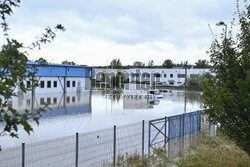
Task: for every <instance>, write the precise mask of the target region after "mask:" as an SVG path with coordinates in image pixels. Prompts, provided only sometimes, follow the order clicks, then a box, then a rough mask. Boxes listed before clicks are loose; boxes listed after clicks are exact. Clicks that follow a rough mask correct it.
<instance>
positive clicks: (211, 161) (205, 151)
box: [116, 132, 250, 167]
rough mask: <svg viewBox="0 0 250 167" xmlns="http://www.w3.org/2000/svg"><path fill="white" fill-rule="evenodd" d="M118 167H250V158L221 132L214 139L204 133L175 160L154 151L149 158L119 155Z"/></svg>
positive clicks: (157, 150)
mask: <svg viewBox="0 0 250 167" xmlns="http://www.w3.org/2000/svg"><path fill="white" fill-rule="evenodd" d="M116 166H119V167H125V166H129V167H130V166H132V167H151V166H155V167H163V166H164V167H165V166H179V167H196V166H197V167H250V157H249V156H248V154H247V153H246V152H244V151H242V150H241V149H240V148H239V147H238V146H236V145H235V144H234V143H233V142H232V141H231V140H230V139H229V138H228V137H226V136H225V135H223V134H221V133H220V132H219V133H217V135H216V136H213V137H210V136H208V135H207V133H202V134H201V135H200V138H199V139H198V142H197V144H196V145H193V146H191V147H189V149H188V150H187V151H185V152H180V153H179V154H178V155H177V157H176V158H174V159H169V158H168V157H167V154H166V152H165V151H164V150H162V149H154V153H153V155H151V156H148V157H142V156H141V155H139V154H138V153H134V154H126V155H119V156H118V159H117V163H116Z"/></svg>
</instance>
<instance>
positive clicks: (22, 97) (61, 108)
mask: <svg viewBox="0 0 250 167" xmlns="http://www.w3.org/2000/svg"><path fill="white" fill-rule="evenodd" d="M11 103H12V106H13V108H15V109H16V110H18V111H20V112H22V111H24V110H37V109H39V108H43V107H44V106H45V105H47V106H48V107H47V111H46V112H42V118H46V117H55V116H59V115H70V114H77V113H90V112H91V92H90V91H84V92H68V93H65V94H64V93H36V94H35V95H34V96H32V94H31V93H27V94H24V93H22V92H21V93H18V95H17V96H16V97H13V98H12V101H11Z"/></svg>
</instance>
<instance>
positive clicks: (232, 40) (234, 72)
mask: <svg viewBox="0 0 250 167" xmlns="http://www.w3.org/2000/svg"><path fill="white" fill-rule="evenodd" d="M237 8H238V12H237V14H238V18H239V19H237V20H236V21H237V24H236V21H233V22H232V28H234V27H235V28H236V30H238V31H236V34H233V33H232V32H234V31H232V28H231V30H230V31H229V35H227V36H226V33H227V32H226V31H223V33H222V35H221V38H220V39H222V41H220V40H217V39H215V40H214V41H213V42H212V44H211V47H210V50H209V51H208V53H209V54H210V58H211V63H212V69H211V70H212V72H214V73H215V76H208V77H207V78H206V80H204V82H203V89H204V95H203V98H204V104H205V111H206V113H207V114H208V115H209V116H210V117H211V118H212V119H213V121H214V122H215V123H219V124H220V128H221V130H222V131H223V132H224V133H225V134H226V135H228V136H229V137H230V138H231V139H232V140H234V141H235V142H236V144H237V145H238V146H240V147H241V148H243V150H245V151H246V152H247V153H248V154H250V140H249V139H250V62H249V53H250V46H249V45H250V30H249V27H250V22H249V19H250V6H249V5H247V2H245V8H246V9H243V10H241V11H240V9H239V2H238V1H237ZM236 26H237V27H236ZM225 28H226V27H225ZM238 28H239V29H238ZM224 30H225V29H224Z"/></svg>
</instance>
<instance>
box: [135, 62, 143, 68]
mask: <svg viewBox="0 0 250 167" xmlns="http://www.w3.org/2000/svg"><path fill="white" fill-rule="evenodd" d="M133 66H134V67H145V63H143V62H140V61H135V62H134V63H133Z"/></svg>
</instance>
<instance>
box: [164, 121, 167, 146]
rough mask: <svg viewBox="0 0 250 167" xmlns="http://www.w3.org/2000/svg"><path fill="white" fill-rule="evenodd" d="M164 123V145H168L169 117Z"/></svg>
mask: <svg viewBox="0 0 250 167" xmlns="http://www.w3.org/2000/svg"><path fill="white" fill-rule="evenodd" d="M164 123H165V127H164V137H165V138H164V144H165V145H166V143H167V117H165V120H164Z"/></svg>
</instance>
